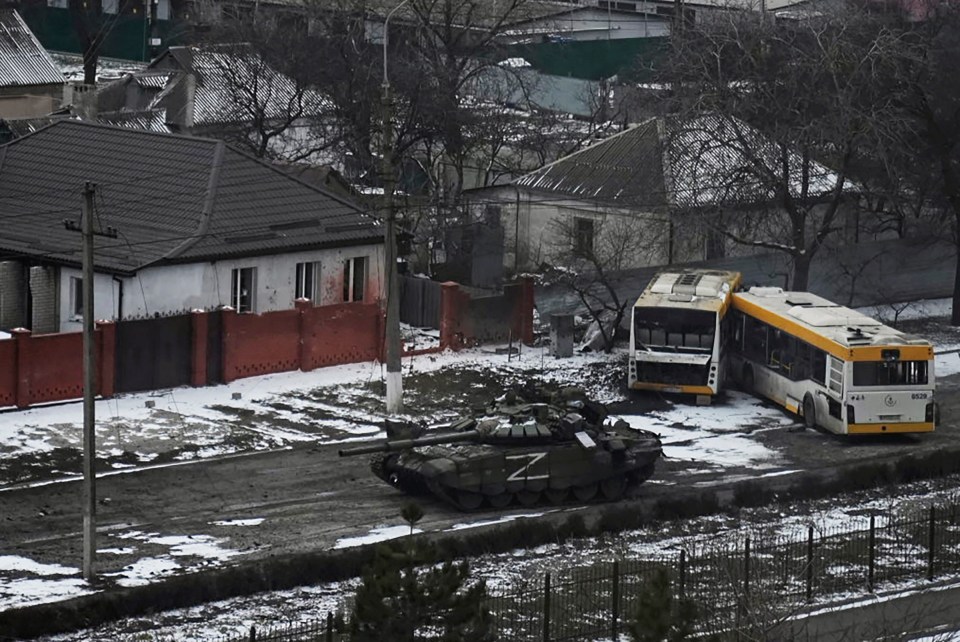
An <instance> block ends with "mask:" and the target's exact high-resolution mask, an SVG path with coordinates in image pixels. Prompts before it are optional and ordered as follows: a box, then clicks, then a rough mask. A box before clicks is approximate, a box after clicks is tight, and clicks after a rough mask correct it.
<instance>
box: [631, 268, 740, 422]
mask: <svg viewBox="0 0 960 642" xmlns="http://www.w3.org/2000/svg"><path fill="white" fill-rule="evenodd" d="M739 287H740V273H739V272H727V271H720V270H672V271H666V272H661V273H659V274H657V275H656V276H654V277H653V279H652V280H651V281H650V283H649V284H648V285H647V287H646V289H644V291H643V293H642V294H641V295H640V297H639V298H638V299H637V302H636V303H635V304H634V306H633V311H632V314H631V320H630V361H629V365H628V368H627V387H628V389H630V390H656V391H660V392H670V393H685V394H694V395H696V398H697V403H699V404H708V403H710V401H711V399H712V398H713V396H714V395H716V394H717V392H718V391H719V390H720V388H721V386H722V385H723V377H724V375H725V373H726V367H725V366H726V363H725V360H726V356H727V347H728V346H727V344H728V343H729V341H728V340H727V334H728V332H727V330H728V322H727V321H726V316H727V311H728V310H729V309H730V304H731V299H730V297H731V295H732V294H733V292H734V291H735V290H737V288H739Z"/></svg>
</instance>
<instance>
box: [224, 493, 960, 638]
mask: <svg viewBox="0 0 960 642" xmlns="http://www.w3.org/2000/svg"><path fill="white" fill-rule="evenodd" d="M863 523H864V521H863V520H862V519H861V520H859V521H858V524H857V526H856V527H851V526H850V525H849V524H848V525H847V526H846V527H845V528H844V527H843V526H834V527H832V528H828V529H824V530H822V531H819V532H818V531H817V530H815V529H814V527H813V526H810V527H808V528H807V529H806V531H805V532H800V533H797V534H795V535H790V536H786V537H777V538H758V537H746V538H744V539H743V540H742V541H739V542H735V543H727V544H721V545H714V546H710V547H707V548H703V549H692V550H681V551H679V552H677V553H676V554H673V555H669V556H666V557H659V558H643V559H628V560H617V561H612V562H605V563H597V564H593V565H590V566H578V567H573V568H569V569H565V570H562V571H560V572H557V571H554V572H551V573H546V574H545V575H544V576H542V577H539V578H535V579H533V580H527V581H525V582H523V583H522V584H521V585H518V586H516V587H515V588H514V589H513V590H511V591H509V592H503V593H500V594H497V595H491V596H490V597H488V598H487V601H486V608H487V609H488V611H489V612H490V614H491V616H492V619H493V622H494V626H495V628H496V631H497V635H496V638H497V639H498V640H504V641H510V640H517V641H521V640H522V641H528V640H529V641H543V642H563V641H571V640H596V639H613V640H616V639H618V635H619V634H621V633H622V632H624V631H625V630H626V626H627V625H628V624H629V623H630V622H631V621H632V620H633V618H634V615H635V613H636V610H637V608H638V604H639V602H640V599H641V595H642V593H643V591H644V589H645V587H647V586H648V585H649V581H650V579H651V578H652V577H653V574H654V573H657V572H664V573H666V576H667V578H668V579H669V582H670V590H671V591H672V594H673V597H674V598H676V599H684V600H689V601H690V602H691V603H693V604H694V605H696V607H697V615H698V618H697V627H698V629H699V630H700V631H701V632H703V633H717V632H722V631H727V630H743V629H744V627H749V626H753V625H759V623H760V622H763V621H770V620H771V619H776V618H782V617H783V616H784V615H786V614H790V613H795V612H797V611H798V610H799V609H802V608H803V607H804V606H806V605H808V604H811V603H813V602H816V601H817V600H825V599H828V598H829V597H830V596H833V595H837V594H839V593H845V594H849V593H855V592H862V593H866V592H872V591H875V590H877V589H878V588H879V587H882V586H883V585H893V584H896V583H902V582H904V581H909V580H924V579H925V580H933V579H935V578H936V577H937V576H938V575H942V574H946V573H951V572H957V571H960V505H958V503H957V501H956V500H953V501H950V502H949V503H946V504H944V505H940V506H931V507H929V508H927V509H924V510H921V511H916V512H913V513H909V514H905V515H901V516H893V517H877V516H871V517H870V518H869V522H868V523H867V526H866V527H864V526H863ZM297 626H300V627H305V628H303V629H302V630H300V629H297V628H296V626H293V627H288V628H284V627H278V628H276V629H264V630H263V631H261V632H257V631H252V632H251V634H250V635H246V636H242V637H234V638H230V639H229V640H225V642H251V641H254V640H260V641H263V640H270V641H276V642H308V641H309V642H312V641H321V640H323V641H329V642H333V641H335V640H336V641H339V640H347V639H349V638H348V636H347V635H346V634H343V633H340V632H338V631H337V630H336V629H337V627H335V626H334V620H333V617H332V615H331V616H328V618H327V620H326V621H325V622H319V623H316V625H314V626H313V628H310V627H309V626H307V625H297Z"/></svg>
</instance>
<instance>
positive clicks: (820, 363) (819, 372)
mask: <svg viewBox="0 0 960 642" xmlns="http://www.w3.org/2000/svg"><path fill="white" fill-rule="evenodd" d="M810 350H811V351H812V353H813V355H812V356H813V358H812V359H811V360H810V367H811V368H812V369H811V372H810V378H811V379H813V380H814V381H816V382H817V383H819V384H820V385H826V383H827V353H826V352H824V351H823V350H820V349H819V348H814V347H813V346H810Z"/></svg>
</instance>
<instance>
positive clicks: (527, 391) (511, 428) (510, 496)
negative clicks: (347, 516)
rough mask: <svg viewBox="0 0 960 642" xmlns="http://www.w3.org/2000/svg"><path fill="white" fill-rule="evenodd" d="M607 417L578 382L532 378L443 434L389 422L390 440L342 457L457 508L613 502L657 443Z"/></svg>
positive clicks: (648, 462)
mask: <svg viewBox="0 0 960 642" xmlns="http://www.w3.org/2000/svg"><path fill="white" fill-rule="evenodd" d="M606 418H607V412H606V408H605V407H603V406H602V405H601V404H597V403H596V402H592V401H590V400H588V399H586V398H585V395H583V394H582V392H577V391H576V389H561V390H558V391H549V390H545V389H543V388H541V387H531V386H530V385H529V384H528V385H527V386H524V387H523V388H521V389H519V390H518V391H512V392H511V393H509V394H507V395H504V397H503V398H501V399H499V400H496V401H495V402H494V403H492V404H490V405H489V406H487V407H485V408H482V409H479V411H478V412H477V413H476V416H469V417H463V418H461V419H460V420H458V421H456V422H454V423H453V424H451V425H449V426H447V427H446V428H445V429H443V430H441V431H440V432H439V433H435V434H424V432H425V431H424V427H423V426H416V425H407V426H398V425H396V424H388V426H387V433H388V436H390V437H391V439H388V440H387V441H385V442H381V443H378V444H371V445H363V446H354V447H350V448H344V449H342V450H340V455H341V456H343V457H347V456H353V455H374V456H373V457H372V459H371V469H372V470H373V472H374V473H375V474H376V475H377V476H378V477H380V478H381V479H383V480H384V481H387V482H388V483H390V484H392V485H394V486H396V487H397V488H399V489H401V490H402V491H404V492H407V493H411V494H429V495H433V496H436V497H439V498H440V499H443V500H445V501H447V502H449V503H451V504H453V505H454V506H456V507H457V508H459V509H461V510H476V509H479V508H481V507H483V506H488V507H490V508H505V507H506V506H508V505H510V504H511V503H514V502H516V503H518V504H520V505H522V506H533V505H536V504H539V503H548V504H560V503H563V502H566V501H578V502H589V501H593V500H595V499H605V500H608V501H614V500H618V499H620V498H622V497H623V496H624V495H625V494H626V493H627V491H628V490H629V488H630V487H631V486H636V485H638V484H640V483H642V482H643V481H645V480H646V479H647V478H649V477H650V475H652V474H653V470H654V465H655V463H656V461H657V459H659V458H660V456H661V454H662V449H661V443H660V438H659V436H658V435H656V434H655V433H652V432H650V431H646V430H638V429H634V428H631V427H630V426H629V425H628V424H627V423H626V422H625V421H623V420H619V421H616V422H615V423H612V424H610V423H607V422H606Z"/></svg>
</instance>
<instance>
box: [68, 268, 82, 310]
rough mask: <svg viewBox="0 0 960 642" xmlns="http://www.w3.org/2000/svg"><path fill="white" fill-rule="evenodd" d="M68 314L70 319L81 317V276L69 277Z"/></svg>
mask: <svg viewBox="0 0 960 642" xmlns="http://www.w3.org/2000/svg"><path fill="white" fill-rule="evenodd" d="M70 314H71V318H72V319H82V318H83V277H82V276H71V277H70Z"/></svg>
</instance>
